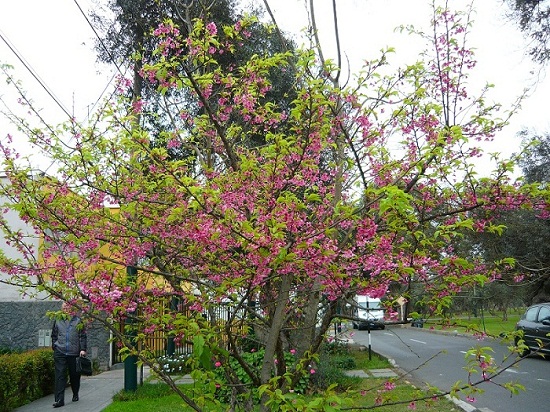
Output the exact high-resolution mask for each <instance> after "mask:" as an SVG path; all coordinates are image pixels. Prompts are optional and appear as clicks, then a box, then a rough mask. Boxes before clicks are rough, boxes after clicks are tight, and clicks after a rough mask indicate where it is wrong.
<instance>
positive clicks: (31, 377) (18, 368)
mask: <svg viewBox="0 0 550 412" xmlns="http://www.w3.org/2000/svg"><path fill="white" fill-rule="evenodd" d="M53 388H54V363H53V352H52V350H51V349H49V348H48V349H36V350H32V351H28V352H24V353H12V354H5V355H0V412H9V411H11V410H13V409H15V408H18V407H19V406H22V405H25V404H27V403H29V402H32V401H34V400H36V399H39V398H42V397H44V396H46V395H49V394H51V393H53Z"/></svg>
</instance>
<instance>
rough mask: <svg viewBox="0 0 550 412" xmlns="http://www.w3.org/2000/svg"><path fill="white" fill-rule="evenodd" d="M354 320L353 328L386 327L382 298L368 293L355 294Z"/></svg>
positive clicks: (370, 328)
mask: <svg viewBox="0 0 550 412" xmlns="http://www.w3.org/2000/svg"><path fill="white" fill-rule="evenodd" d="M353 316H354V317H355V319H354V320H353V321H352V323H353V329H359V330H372V329H385V327H386V326H385V325H384V308H383V306H382V305H381V303H380V299H378V298H371V297H370V296H366V295H355V298H354V307H353Z"/></svg>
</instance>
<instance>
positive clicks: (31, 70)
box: [0, 30, 73, 119]
mask: <svg viewBox="0 0 550 412" xmlns="http://www.w3.org/2000/svg"><path fill="white" fill-rule="evenodd" d="M0 38H1V39H2V41H3V42H4V43H5V44H6V46H8V48H9V49H10V50H11V52H12V53H13V54H14V55H15V57H17V59H18V60H19V61H20V62H21V63H22V64H23V66H24V67H25V68H26V69H27V71H28V72H29V73H30V74H31V75H32V76H33V77H34V78H35V80H36V81H37V82H38V84H40V86H42V88H43V89H44V90H45V91H46V93H48V95H49V96H50V97H51V98H52V100H53V101H54V102H55V103H56V104H57V106H59V108H60V109H61V110H63V112H64V113H65V114H66V115H67V117H68V118H69V119H72V118H73V116H72V115H71V114H70V113H69V111H68V110H67V109H66V108H65V106H63V104H61V102H60V101H59V99H58V98H57V97H56V96H55V95H54V93H53V92H52V91H51V90H50V88H49V87H48V86H47V85H46V83H45V82H44V80H42V79H41V78H40V76H38V74H37V73H36V71H35V70H34V69H33V68H32V67H31V65H30V64H29V63H28V62H27V61H26V60H25V59H24V58H23V56H22V55H21V53H19V51H18V50H17V49H16V48H15V46H14V45H13V44H12V43H11V42H10V41H9V40H8V38H7V37H6V35H5V34H4V33H2V30H0Z"/></svg>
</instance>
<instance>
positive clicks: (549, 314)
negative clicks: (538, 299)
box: [539, 306, 550, 322]
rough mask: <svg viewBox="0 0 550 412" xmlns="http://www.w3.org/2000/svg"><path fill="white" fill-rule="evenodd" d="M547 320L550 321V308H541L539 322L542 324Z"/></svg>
mask: <svg viewBox="0 0 550 412" xmlns="http://www.w3.org/2000/svg"><path fill="white" fill-rule="evenodd" d="M545 319H550V308H548V307H546V306H541V308H540V312H539V322H542V321H543V320H545Z"/></svg>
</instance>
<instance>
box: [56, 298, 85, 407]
mask: <svg viewBox="0 0 550 412" xmlns="http://www.w3.org/2000/svg"><path fill="white" fill-rule="evenodd" d="M70 309H71V306H70V305H69V304H68V303H67V302H63V305H62V310H63V313H64V316H63V318H62V319H56V320H55V321H54V324H53V327H52V349H53V351H54V352H53V358H54V365H55V402H54V404H53V407H54V408H59V407H61V406H64V405H65V386H67V369H68V370H69V378H70V382H71V389H72V391H73V402H77V401H78V391H79V389H80V373H78V372H77V371H76V358H77V357H79V356H86V350H87V336H86V331H85V329H84V324H82V322H81V320H80V318H79V317H78V316H76V315H71V314H70Z"/></svg>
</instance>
